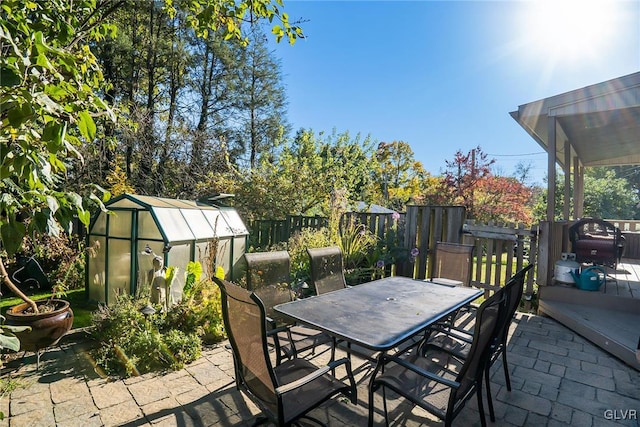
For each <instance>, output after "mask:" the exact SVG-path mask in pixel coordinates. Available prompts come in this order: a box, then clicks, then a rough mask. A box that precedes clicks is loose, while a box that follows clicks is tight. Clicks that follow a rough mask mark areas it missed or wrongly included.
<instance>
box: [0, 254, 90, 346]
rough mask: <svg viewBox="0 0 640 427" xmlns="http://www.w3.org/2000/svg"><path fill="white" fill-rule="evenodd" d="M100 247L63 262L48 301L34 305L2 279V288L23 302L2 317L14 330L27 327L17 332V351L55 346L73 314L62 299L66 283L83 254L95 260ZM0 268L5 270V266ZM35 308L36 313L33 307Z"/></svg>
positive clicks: (9, 282)
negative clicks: (9, 290) (17, 327)
mask: <svg viewBox="0 0 640 427" xmlns="http://www.w3.org/2000/svg"><path fill="white" fill-rule="evenodd" d="M98 248H99V243H98V242H95V243H94V244H93V245H91V246H89V247H87V248H86V249H85V251H78V252H77V253H76V255H75V256H73V257H72V258H70V259H67V260H66V261H65V262H63V264H62V266H61V269H62V270H63V271H65V274H64V276H63V277H62V278H61V279H60V280H58V281H57V282H56V283H55V284H54V285H53V287H52V292H51V295H50V296H49V298H45V299H41V300H38V301H33V300H31V299H30V298H29V297H27V296H26V295H25V294H24V293H23V292H22V291H21V290H20V289H19V288H18V287H17V286H16V285H15V284H14V283H13V282H12V281H11V280H8V281H7V280H6V279H5V284H6V285H7V286H8V287H9V288H11V289H12V290H13V291H14V293H15V294H16V295H17V296H19V297H20V298H22V299H23V300H24V302H23V303H21V304H18V305H16V306H13V307H10V308H9V309H8V310H7V312H6V313H5V316H6V319H7V323H8V324H9V325H15V326H28V327H29V331H22V330H20V331H16V332H15V334H16V336H18V338H19V339H20V349H21V350H25V351H36V352H37V351H38V350H41V349H43V348H46V347H49V346H51V345H54V344H56V343H57V342H58V340H59V339H60V338H62V336H63V335H64V334H66V333H67V332H69V330H70V329H71V327H72V326H73V311H72V310H71V307H70V305H69V302H68V301H65V300H63V299H62V297H64V296H65V295H66V291H67V288H68V282H67V280H68V279H69V278H70V277H69V275H70V273H71V272H72V271H73V269H74V268H73V266H74V264H75V263H76V262H78V261H79V260H80V259H81V256H82V255H83V254H84V253H87V254H88V255H91V256H95V252H96V251H97V249H98ZM0 268H4V265H3V266H2V267H0ZM34 305H35V309H34V307H33V306H34Z"/></svg>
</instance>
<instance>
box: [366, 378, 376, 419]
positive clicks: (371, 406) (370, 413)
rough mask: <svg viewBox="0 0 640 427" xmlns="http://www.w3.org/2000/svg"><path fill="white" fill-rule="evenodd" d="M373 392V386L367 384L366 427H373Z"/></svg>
mask: <svg viewBox="0 0 640 427" xmlns="http://www.w3.org/2000/svg"><path fill="white" fill-rule="evenodd" d="M374 392H375V389H374V386H373V384H369V421H368V426H369V427H373V393H374Z"/></svg>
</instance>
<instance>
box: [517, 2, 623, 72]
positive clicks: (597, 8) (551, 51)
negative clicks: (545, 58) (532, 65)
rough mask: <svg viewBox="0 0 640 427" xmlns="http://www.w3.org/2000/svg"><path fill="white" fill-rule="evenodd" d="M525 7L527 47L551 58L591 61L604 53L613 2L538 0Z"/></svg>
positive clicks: (613, 14) (610, 29) (611, 25)
mask: <svg viewBox="0 0 640 427" xmlns="http://www.w3.org/2000/svg"><path fill="white" fill-rule="evenodd" d="M528 6H529V10H528V11H527V13H526V18H525V21H526V22H525V31H526V34H527V37H528V38H529V41H530V44H531V45H532V46H533V47H534V48H535V49H536V50H540V51H543V52H545V54H547V55H552V56H554V57H564V58H565V59H572V60H575V59H580V58H585V57H593V56H595V55H597V54H598V52H601V51H602V49H606V47H607V44H608V42H609V41H610V39H611V36H612V34H613V31H614V29H615V17H616V14H617V2H616V1H605V0H555V1H553V0H538V1H532V2H530V3H528Z"/></svg>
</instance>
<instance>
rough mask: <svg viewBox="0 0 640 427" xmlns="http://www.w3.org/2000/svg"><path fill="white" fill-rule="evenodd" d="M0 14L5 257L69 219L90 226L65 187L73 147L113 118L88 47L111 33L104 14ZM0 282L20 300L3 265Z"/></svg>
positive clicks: (34, 8)
mask: <svg viewBox="0 0 640 427" xmlns="http://www.w3.org/2000/svg"><path fill="white" fill-rule="evenodd" d="M108 6H113V7H115V6H117V4H116V3H113V4H109V5H108ZM0 7H1V9H0V14H1V15H0V43H1V46H0V50H1V51H2V62H1V65H0V67H1V73H2V74H1V79H0V80H1V83H0V88H1V92H0V104H1V105H2V109H1V110H0V120H1V122H2V126H1V130H0V143H1V146H0V151H1V153H0V162H1V163H0V191H1V193H2V196H1V197H0V236H1V238H2V245H3V249H4V250H5V251H6V252H7V254H8V255H9V256H11V255H13V254H14V253H15V252H16V251H17V250H18V248H19V247H20V246H21V244H22V241H23V238H24V236H25V235H27V234H29V235H32V234H34V233H36V232H39V231H48V232H50V233H52V234H58V233H59V232H61V231H62V230H63V229H66V230H69V229H70V227H71V220H72V219H73V216H74V215H77V216H78V218H79V219H80V220H81V221H82V222H83V223H84V224H85V225H87V226H88V225H89V219H90V211H89V210H88V206H87V204H86V201H85V200H84V199H83V197H82V196H81V195H80V194H79V193H78V192H77V191H73V190H71V189H67V188H65V186H64V182H65V177H66V174H67V171H68V169H69V168H70V167H71V165H73V164H74V163H75V162H77V161H78V160H79V159H80V153H79V151H78V147H79V146H81V145H82V144H90V143H92V142H93V140H94V138H95V135H96V123H95V121H94V117H97V116H101V117H108V118H110V119H112V120H113V119H114V118H115V117H114V114H113V112H112V111H111V110H110V109H109V107H108V106H107V105H106V104H105V103H104V102H103V101H102V100H101V98H100V97H99V96H98V92H99V90H100V84H101V82H102V77H103V76H102V73H101V70H100V68H99V66H98V63H97V61H96V58H95V56H94V55H93V54H92V52H91V49H90V47H89V43H90V42H91V41H98V40H101V39H103V38H104V37H105V36H107V34H109V33H110V32H111V31H112V30H113V28H111V27H108V26H104V25H100V22H101V20H102V17H103V14H106V13H108V12H109V10H108V9H105V8H96V5H95V2H93V1H89V0H87V1H79V2H75V3H74V5H73V8H71V7H69V5H68V3H67V2H66V1H64V0H52V1H48V2H37V3H36V2H27V3H26V4H25V3H23V2H22V1H12V0H7V1H4V2H3V3H2V5H1V6H0ZM93 197H95V196H93ZM96 200H98V201H99V200H100V199H97V198H96ZM27 219H29V220H28V221H27ZM0 276H2V277H3V278H4V282H5V284H7V286H9V288H11V289H12V290H13V291H14V292H16V291H17V292H16V293H18V295H19V296H21V297H23V299H24V298H26V297H24V295H22V294H21V293H20V292H19V290H18V289H17V288H15V286H14V285H13V283H11V281H10V280H9V278H8V277H7V273H6V271H5V267H4V264H3V261H2V258H0ZM25 301H27V302H29V303H30V304H31V306H32V308H33V309H34V311H36V312H37V311H38V310H37V307H36V305H35V303H33V301H31V300H29V299H28V298H27V299H25Z"/></svg>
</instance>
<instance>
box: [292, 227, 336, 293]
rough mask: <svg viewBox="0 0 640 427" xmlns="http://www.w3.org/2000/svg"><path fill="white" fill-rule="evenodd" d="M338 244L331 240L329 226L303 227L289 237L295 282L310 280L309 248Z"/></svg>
mask: <svg viewBox="0 0 640 427" xmlns="http://www.w3.org/2000/svg"><path fill="white" fill-rule="evenodd" d="M333 245H336V243H335V242H332V241H331V237H330V236H329V230H328V229H327V228H320V229H312V228H303V229H302V230H301V231H299V232H297V233H295V234H294V235H293V236H291V238H290V239H289V242H288V244H287V247H288V251H289V256H290V257H291V278H292V279H293V282H299V281H308V280H309V271H310V269H309V254H308V253H307V248H323V247H326V246H333Z"/></svg>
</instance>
